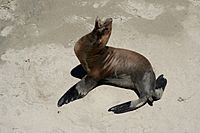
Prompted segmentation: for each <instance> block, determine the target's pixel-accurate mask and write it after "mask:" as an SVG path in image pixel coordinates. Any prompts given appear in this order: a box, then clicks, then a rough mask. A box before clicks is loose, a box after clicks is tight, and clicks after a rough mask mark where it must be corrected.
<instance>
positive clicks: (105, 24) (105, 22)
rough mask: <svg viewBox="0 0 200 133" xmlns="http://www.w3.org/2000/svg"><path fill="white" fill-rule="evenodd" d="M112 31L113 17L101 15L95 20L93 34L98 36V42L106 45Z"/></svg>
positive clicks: (100, 44)
mask: <svg viewBox="0 0 200 133" xmlns="http://www.w3.org/2000/svg"><path fill="white" fill-rule="evenodd" d="M111 31H112V18H107V19H101V18H99V17H97V18H96V20H95V27H94V30H93V34H95V36H96V37H97V44H98V45H99V46H101V47H102V46H105V45H106V44H107V42H108V40H109V38H110V35H111Z"/></svg>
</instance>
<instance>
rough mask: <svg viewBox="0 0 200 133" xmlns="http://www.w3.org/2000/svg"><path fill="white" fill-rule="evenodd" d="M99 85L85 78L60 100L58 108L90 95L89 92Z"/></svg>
mask: <svg viewBox="0 0 200 133" xmlns="http://www.w3.org/2000/svg"><path fill="white" fill-rule="evenodd" d="M97 85H98V82H97V81H95V80H93V79H92V78H90V77H88V76H85V77H84V78H82V79H81V81H79V82H78V83H76V84H75V85H74V86H72V87H71V88H70V89H69V90H68V91H67V92H66V93H65V94H64V95H63V96H62V97H61V98H60V99H59V100H58V103H57V106H58V107H61V106H62V105H64V104H68V103H69V102H72V101H74V100H77V99H80V98H83V97H84V96H86V95H87V94H88V92H90V91H91V90H92V89H94V88H95V87H97Z"/></svg>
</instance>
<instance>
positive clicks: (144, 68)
mask: <svg viewBox="0 0 200 133" xmlns="http://www.w3.org/2000/svg"><path fill="white" fill-rule="evenodd" d="M111 31H112V18H107V19H105V20H101V19H100V18H99V17H97V18H96V21H95V26H94V29H93V30H92V32H90V33H89V34H86V35H85V36H83V37H81V38H80V39H79V40H78V41H77V42H76V44H75V47H74V51H75V54H76V56H77V57H78V59H79V61H80V63H81V65H79V66H77V67H76V68H74V69H73V70H72V71H71V74H72V75H73V74H74V75H75V74H79V73H80V75H78V76H77V75H76V77H78V78H81V80H80V81H79V82H78V83H76V84H75V85H74V86H72V87H71V88H70V89H69V90H68V91H67V92H66V93H65V94H64V95H63V96H62V97H61V98H60V99H59V101H58V104H57V106H58V107H61V106H62V105H64V104H68V103H69V102H72V101H74V100H77V99H80V98H83V97H84V96H86V95H87V94H88V93H89V92H90V91H91V90H93V89H94V88H96V87H97V86H99V85H112V86H117V87H121V88H126V89H131V90H134V91H135V92H136V93H137V95H138V97H139V99H137V100H133V101H129V102H125V103H122V104H119V105H116V106H114V107H111V108H110V109H109V110H108V111H112V112H114V113H124V112H128V111H132V110H135V109H137V108H139V107H141V106H143V105H145V104H146V103H149V105H153V102H154V101H156V100H159V99H160V98H161V97H162V94H163V91H164V89H165V86H166V84H167V80H166V78H164V77H163V75H160V76H159V77H158V78H157V80H156V76H155V74H154V71H153V68H152V65H151V63H150V62H149V60H148V59H147V58H146V57H144V56H143V55H141V54H139V53H137V52H134V51H131V50H127V49H121V48H114V47H109V46H106V44H107V42H108V40H109V38H110V35H111Z"/></svg>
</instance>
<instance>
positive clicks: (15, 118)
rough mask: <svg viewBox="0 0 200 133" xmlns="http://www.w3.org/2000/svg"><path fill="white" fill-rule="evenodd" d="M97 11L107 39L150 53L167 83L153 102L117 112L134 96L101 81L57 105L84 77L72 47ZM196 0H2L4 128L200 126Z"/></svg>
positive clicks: (0, 111)
mask: <svg viewBox="0 0 200 133" xmlns="http://www.w3.org/2000/svg"><path fill="white" fill-rule="evenodd" d="M96 16H100V17H112V18H113V31H112V35H111V38H110V40H109V43H108V45H109V46H113V47H121V48H126V49H131V50H134V51H137V52H139V53H141V54H143V55H145V56H146V57H147V58H148V59H149V60H150V61H151V63H152V65H153V68H154V70H155V73H156V75H157V76H158V75H159V74H161V73H163V74H164V75H165V77H166V78H167V79H168V84H167V87H166V90H165V92H164V94H163V97H162V99H161V100H160V101H157V102H155V103H154V106H153V107H150V106H149V105H145V106H143V107H142V108H140V109H138V110H136V111H132V112H128V113H124V114H120V115H116V114H113V113H111V112H108V111H107V110H108V109H109V108H110V107H112V106H114V105H116V104H119V103H123V102H125V101H128V100H132V99H137V96H136V94H135V93H134V92H132V91H130V90H124V89H120V88H116V87H112V86H100V87H98V88H97V89H95V90H93V91H92V92H90V93H89V94H88V95H87V96H86V97H85V98H83V99H81V100H77V101H75V102H73V103H70V104H68V105H65V106H63V107H62V108H57V106H56V104H57V101H58V99H59V98H60V97H61V96H62V94H63V93H64V92H66V91H67V90H68V89H69V88H70V87H71V86H72V85H74V84H75V83H76V82H78V81H79V79H76V78H74V77H72V76H71V75H70V71H71V69H72V68H73V67H75V66H76V65H78V64H79V62H78V60H77V58H76V56H75V54H74V51H73V46H74V44H75V42H76V41H77V40H78V39H79V38H80V37H81V36H83V35H84V34H86V33H88V32H90V31H91V29H92V28H93V26H94V20H95V18H96ZM199 51H200V1H199V0H171V1H169V0H162V1H160V0H154V1H153V0H122V1H116V0H101V1H99V0H94V1H91V0H59V1H56V0H37V1H35V0H28V1H27V0H0V133H133V132H134V133H198V132H199V130H200V127H199V125H200V114H199V112H200V98H199V96H198V95H200V84H199V77H200V68H199V65H200V52H199Z"/></svg>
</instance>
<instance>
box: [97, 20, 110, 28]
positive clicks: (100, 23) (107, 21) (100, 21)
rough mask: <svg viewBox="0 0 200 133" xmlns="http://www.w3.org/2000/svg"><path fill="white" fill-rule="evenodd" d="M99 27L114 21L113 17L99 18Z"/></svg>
mask: <svg viewBox="0 0 200 133" xmlns="http://www.w3.org/2000/svg"><path fill="white" fill-rule="evenodd" d="M98 23H99V27H100V28H101V27H105V26H108V25H109V24H111V23H112V18H107V19H105V18H98Z"/></svg>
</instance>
